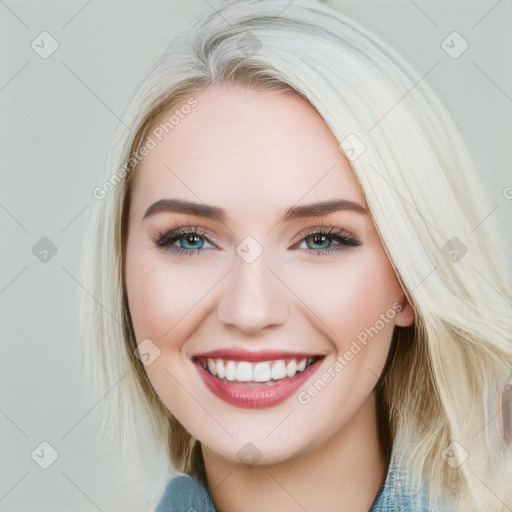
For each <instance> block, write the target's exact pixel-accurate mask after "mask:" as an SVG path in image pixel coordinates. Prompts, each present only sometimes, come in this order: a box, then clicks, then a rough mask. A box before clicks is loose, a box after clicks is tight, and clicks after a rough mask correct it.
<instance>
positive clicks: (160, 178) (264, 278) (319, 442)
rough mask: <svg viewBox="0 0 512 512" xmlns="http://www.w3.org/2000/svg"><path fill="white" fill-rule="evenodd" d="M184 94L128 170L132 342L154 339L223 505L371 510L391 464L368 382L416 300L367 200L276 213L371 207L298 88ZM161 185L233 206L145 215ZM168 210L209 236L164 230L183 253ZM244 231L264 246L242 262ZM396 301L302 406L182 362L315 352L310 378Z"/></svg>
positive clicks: (164, 379)
mask: <svg viewBox="0 0 512 512" xmlns="http://www.w3.org/2000/svg"><path fill="white" fill-rule="evenodd" d="M194 97H195V98H196V99H197V102H198V104H197V106H196V107H195V108H194V109H192V111H191V112H190V113H189V114H188V115H187V116H185V117H184V119H181V120H180V122H179V124H178V125H177V126H175V127H174V129H173V130H172V131H171V132H170V133H169V135H167V136H166V137H165V138H164V139H163V140H162V141H161V142H160V143H159V144H158V145H157V146H156V147H155V148H154V149H152V150H151V151H150V152H149V154H148V155H147V156H146V157H145V158H144V159H143V160H142V162H141V164H140V167H139V168H138V170H137V171H136V172H137V174H136V176H135V180H134V183H133V195H132V200H131V206H130V212H129V220H128V238H127V244H126V254H125V257H126V260H125V281H126V290H127V294H128V303H129V308H130V312H131V316H132V321H133V325H134V330H135V335H136V339H137V342H138V343H141V342H142V340H144V339H150V340H151V342H152V343H154V344H155V345H156V346H157V347H158V349H159V351H160V354H159V356H158V357H157V358H156V359H155V360H154V362H153V363H152V364H150V365H149V366H145V370H146V372H147V375H148V377H149V379H150V381H151V383H152V385H153V386H154V388H155V390H156V392H157V393H158V395H159V396H160V397H161V399H162V400H163V402H164V403H165V404H166V406H167V407H168V408H169V410H170V411H171V412H172V414H173V415H174V416H175V417H176V418H177V419H178V420H179V421H180V422H181V423H182V425H183V426H184V427H185V428H186V429H187V430H188V431H189V432H190V433H191V434H192V435H193V436H194V437H195V438H197V439H198V440H199V441H200V442H201V443H202V449H203V456H204V460H205V466H206V471H207V477H208V484H209V489H210V492H211V494H212V497H213V500H214V503H215V505H216V507H217V510H222V512H235V511H239V510H244V511H245V512H252V511H260V510H267V511H269V512H272V511H282V510H287V511H290V512H294V511H303V510H304V509H306V510H322V511H324V512H330V511H332V512H334V511H336V512H340V511H341V512H343V511H347V512H348V511H350V512H358V511H361V512H363V511H367V510H368V509H369V508H370V506H371V504H372V502H373V500H374V498H375V496H376V494H377V492H378V490H379V486H380V484H381V481H382V479H383V478H384V477H385V473H386V469H387V467H386V458H385V455H384V453H385V451H384V449H385V447H383V446H381V445H380V444H379V441H378V435H377V426H376V423H377V421H376V412H375V405H376V403H375V394H374V392H373V388H374V386H375V384H376V382H377V380H378V377H379V375H380V374H381V372H382V369H383V367H384V364H385V361H386V357H387V355H388V351H389V348H390V342H391V337H392V333H393V329H394V327H395V325H398V326H408V325H411V324H412V322H413V312H412V309H411V307H410V305H409V304H408V303H407V301H406V299H405V296H404V294H403V291H402V289H401V287H400V285H399V283H398V280H397V278H396V276H395V274H394V272H393V269H392V266H391V264H390V262H389V260H388V259H387V257H386V254H385V252H384V250H383V247H382V245H381V242H380V240H379V237H378V234H377V231H376V229H375V227H374V225H373V223H372V221H371V219H370V217H369V216H368V215H367V214H361V213H358V212H355V211H351V210H341V211H336V212H332V213H329V214H328V215H322V216H318V217H312V218H299V219H292V220H290V221H288V222H284V223H277V224H276V222H277V219H278V217H279V215H280V214H281V212H282V211H283V209H285V208H288V207H290V206H293V205H296V204H306V203H312V202H318V201H325V200H331V199H346V200H350V201H354V202H357V203H359V204H360V205H362V206H363V207H365V208H366V207H367V205H366V202H365V198H364V195H363V193H362V191H361V189H360V188H359V186H358V183H357V181H356V179H355V177H354V174H353V172H352V170H351V167H350V165H349V163H348V161H347V160H346V158H345V157H344V155H343V154H342V153H341V152H340V151H339V149H338V142H337V141H336V139H335V137H334V136H333V135H332V133H331V132H330V130H329V128H328V127H327V125H326V124H325V123H324V121H323V119H322V118H321V117H320V116H319V114H318V113H317V112H316V111H315V110H314V109H313V108H312V107H311V105H310V104H309V103H308V102H307V101H305V100H304V99H303V98H301V97H300V96H299V95H298V94H296V93H292V94H284V93H283V92H268V91H267V92H258V91H254V90H249V89H245V88H240V87H231V88H226V87H223V86H218V85H216V86H210V87H209V88H208V89H207V90H206V91H204V92H200V93H197V94H194ZM168 117H169V116H168V114H167V115H166V116H163V118H162V119H164V118H168ZM160 121H161V120H159V121H157V123H155V125H157V124H159V123H160ZM164 198H179V199H187V200H190V201H196V202H204V203H207V204H211V205H216V206H218V207H221V208H224V209H225V210H226V212H227V215H228V218H227V220H226V221H225V222H220V221H219V220H215V219H206V218H201V217H198V216H193V215H189V214H182V213H176V212H169V211H159V212H157V213H153V214H152V215H150V216H147V217H146V218H145V219H143V216H144V212H145V211H146V209H147V208H148V207H149V206H150V205H151V204H153V203H154V202H156V201H158V200H160V199H164ZM174 222H180V223H183V224H184V225H186V226H189V227H191V228H193V227H195V226H200V227H202V228H204V229H205V230H207V236H209V235H210V234H211V236H214V237H215V240H213V242H214V243H215V245H212V244H211V243H209V242H207V241H206V240H204V238H203V239H199V242H197V241H196V242H194V243H195V245H193V247H194V248H200V250H201V253H200V254H197V251H194V250H193V249H189V248H188V247H190V242H189V245H187V240H184V239H183V238H182V239H181V244H180V241H179V240H178V241H177V242H175V243H174V245H173V247H175V248H181V249H182V250H183V251H187V250H188V251H189V252H195V253H196V254H195V255H193V256H191V257H187V256H180V255H178V254H177V253H176V252H172V249H170V248H169V247H167V248H162V247H158V246H157V245H156V244H155V242H154V239H156V238H158V236H159V234H160V233H161V232H165V231H166V230H168V229H169V228H170V227H171V225H172V223H174ZM320 223H322V224H323V225H325V226H327V227H331V226H333V227H338V228H342V229H344V230H345V231H348V232H349V233H350V234H351V235H352V236H354V237H356V238H357V240H358V241H359V242H360V243H361V245H360V246H358V247H349V246H344V245H342V244H340V243H339V242H336V241H332V239H328V241H327V242H326V243H323V244H322V242H318V241H317V242H315V241H314V240H311V237H310V238H309V242H307V241H306V240H305V239H304V237H305V236H306V235H307V232H306V231H307V228H310V227H313V228H314V227H318V226H319V225H320V226H321V224H320ZM191 231H193V230H192V229H191ZM249 235H250V236H252V237H254V239H256V240H257V241H258V243H259V244H260V245H261V246H262V248H263V253H262V254H261V255H260V256H259V257H258V258H257V259H256V260H255V261H254V262H252V263H250V264H249V263H247V262H246V261H244V260H243V259H242V258H241V257H239V256H238V254H237V253H236V248H237V245H238V244H240V242H242V241H243V240H244V239H245V237H247V236H249ZM210 239H211V238H210ZM329 240H331V243H330V246H329ZM201 242H202V243H203V245H202V247H201ZM326 246H327V249H326ZM183 247H185V248H183ZM308 249H309V251H308ZM336 249H341V250H340V251H339V252H333V254H325V255H322V254H319V253H320V252H321V250H326V251H329V250H330V251H335V250H336ZM396 303H400V304H401V307H402V309H401V311H400V312H398V313H396V312H395V313H396V314H395V316H394V317H393V318H392V320H389V321H388V322H387V323H385V325H384V327H383V328H382V329H381V330H380V331H379V332H378V334H377V335H376V336H374V337H373V338H369V341H368V343H367V345H366V346H364V347H362V349H361V351H360V352H358V353H357V355H355V356H354V357H353V359H352V360H351V361H349V362H348V364H346V366H344V368H343V370H342V371H341V372H339V373H337V374H336V377H335V378H332V379H331V381H330V382H329V383H328V384H327V385H326V386H325V387H324V389H322V391H321V392H319V393H318V394H317V395H316V396H314V397H313V398H312V399H311V400H310V402H309V403H307V404H302V403H300V402H299V401H298V397H297V393H295V394H293V395H292V396H291V397H290V398H288V399H287V400H286V401H285V402H283V403H281V404H278V405H276V406H274V407H270V408H266V409H255V410H250V409H243V408H238V407H234V406H232V405H230V404H227V403H225V402H224V401H223V400H221V399H219V398H217V397H216V396H215V395H213V394H212V393H211V392H210V391H209V390H208V388H207V387H206V386H205V385H204V383H203V381H202V380H201V378H200V376H199V374H198V371H197V369H196V367H195V366H194V364H193V363H192V361H191V357H192V355H193V354H196V353H200V352H206V351H210V350H215V349H221V348H227V347H245V348H247V349H250V350H254V351H258V350H263V349H274V348H279V349H282V350H285V351H300V352H304V353H318V354H325V359H324V360H323V361H322V363H321V366H320V368H319V369H317V371H316V373H315V377H314V378H313V379H310V380H309V381H308V383H306V384H305V385H304V386H303V387H302V388H300V390H299V391H304V390H306V391H307V389H308V388H309V387H310V386H311V384H312V382H314V380H316V379H317V378H318V377H320V376H321V375H322V373H324V372H327V371H328V370H329V368H331V369H332V367H333V364H334V363H335V362H336V360H337V358H338V357H339V356H341V357H343V355H344V354H345V352H346V351H347V350H348V349H349V348H350V345H351V343H352V341H353V340H355V339H356V337H357V336H358V334H360V333H361V332H362V331H364V330H365V328H368V327H370V326H373V325H374V324H375V322H376V321H377V320H378V319H379V318H380V316H379V315H381V314H383V313H385V312H386V311H389V310H390V309H391V310H393V304H396ZM331 371H332V370H331ZM248 442H251V443H253V445H255V446H256V447H257V449H258V450H259V453H260V454H261V456H260V458H259V459H258V460H257V461H256V463H255V464H253V465H247V464H244V463H242V461H241V460H240V459H239V457H238V455H237V453H238V451H239V450H240V449H241V448H242V447H244V446H245V445H246V443H248Z"/></svg>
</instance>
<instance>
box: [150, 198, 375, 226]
mask: <svg viewBox="0 0 512 512" xmlns="http://www.w3.org/2000/svg"><path fill="white" fill-rule="evenodd" d="M340 210H350V211H354V212H356V213H361V214H363V215H368V212H367V210H366V208H365V207H364V206H363V205H361V204H359V203H356V202H354V201H349V200H347V199H334V200H330V201H320V202H318V203H310V204H302V205H298V206H291V207H290V208H287V209H285V210H284V211H283V212H282V213H281V216H280V217H279V219H278V222H287V221H289V220H291V219H299V218H305V217H319V216H321V215H328V214H329V213H333V212H336V211H340ZM157 212H176V213H184V214H190V215H197V216H199V217H206V218H209V219H217V220H219V221H221V222H226V220H227V214H226V211H225V210H224V209H223V208H219V207H218V206H212V205H209V204H205V203H195V202H193V201H186V200H183V199H160V200H158V201H156V202H155V203H153V204H152V205H151V206H150V207H149V208H148V209H147V210H146V211H145V213H144V216H143V217H142V219H143V220H144V219H146V218H147V217H149V216H150V215H153V214H154V213H157Z"/></svg>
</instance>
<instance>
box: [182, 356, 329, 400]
mask: <svg viewBox="0 0 512 512" xmlns="http://www.w3.org/2000/svg"><path fill="white" fill-rule="evenodd" d="M216 354H217V353H211V354H210V355H216ZM219 355H220V354H219ZM272 355H276V354H275V353H272V354H271V353H267V355H266V357H268V360H261V359H262V357H265V356H264V355H263V354H260V355H259V356H256V355H254V354H248V353H245V356H246V358H247V359H257V360H256V361H245V360H242V359H237V358H235V357H242V356H243V354H241V353H239V352H238V353H237V354H236V355H235V354H231V358H230V357H205V356H203V355H198V356H194V357H192V361H193V363H194V364H195V366H196V368H197V370H198V372H199V375H200V377H201V379H202V381H203V382H204V384H205V385H206V387H207V388H208V389H209V390H210V391H211V392H212V393H213V394H214V395H215V396H217V397H218V398H220V399H222V400H223V401H225V402H227V403H229V404H231V405H234V406H235V407H241V408H245V409H262V408H266V407H272V406H274V405H278V404H279V403H281V402H283V401H285V400H286V399H287V398H289V397H290V396H291V395H292V394H293V393H295V391H297V390H298V388H299V387H300V386H302V385H303V384H304V383H305V382H306V381H307V380H308V379H309V378H310V377H311V376H312V375H313V374H314V373H316V370H317V369H318V368H319V366H320V362H321V361H322V360H323V359H324V357H325V356H320V355H317V356H313V355H306V354H301V355H300V356H297V355H294V356H295V357H292V356H291V355H288V354H286V355H284V354H282V353H281V356H282V357H281V358H279V359H278V358H275V359H274V357H269V356H272ZM303 356H304V357H303Z"/></svg>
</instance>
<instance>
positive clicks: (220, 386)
mask: <svg viewBox="0 0 512 512" xmlns="http://www.w3.org/2000/svg"><path fill="white" fill-rule="evenodd" d="M322 360H323V358H322V359H319V360H318V361H315V362H314V363H313V364H312V365H310V366H308V367H307V368H306V369H305V370H304V371H303V372H300V373H297V374H295V376H294V377H291V378H287V379H286V380H283V381H282V382H279V383H277V384H272V385H266V384H263V385H262V386H257V385H254V384H253V383H251V386H247V385H244V384H239V383H235V382H229V381H225V380H223V379H219V378H218V377H215V376H214V375H212V374H211V373H210V372H209V371H207V370H205V369H204V368H203V366H202V365H201V363H200V362H199V361H196V362H195V365H196V367H197V369H198V371H199V375H200V376H201V378H202V379H203V382H204V383H205V384H206V386H207V387H208V389H209V390H210V391H211V392H212V393H213V394H214V395H215V396H217V397H219V398H220V399H221V400H224V401H225V402H227V403H228V404H231V405H234V406H235V407H242V408H244V409H264V408H265V407H272V406H274V405H277V404H280V403H281V402H284V401H285V400H286V399H287V398H288V397H290V396H291V395H292V394H293V393H294V392H295V391H297V389H298V388H299V387H300V386H301V385H303V384H304V383H305V382H306V381H307V380H308V379H309V378H310V377H311V376H312V375H313V374H314V373H315V371H316V370H317V368H318V367H319V366H320V365H319V363H320V362H321V361H322Z"/></svg>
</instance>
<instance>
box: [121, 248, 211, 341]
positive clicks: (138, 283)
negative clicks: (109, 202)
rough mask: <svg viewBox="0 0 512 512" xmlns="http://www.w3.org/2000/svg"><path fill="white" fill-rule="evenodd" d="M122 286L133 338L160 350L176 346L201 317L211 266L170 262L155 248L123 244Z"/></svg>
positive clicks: (189, 333)
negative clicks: (201, 270) (200, 270)
mask: <svg viewBox="0 0 512 512" xmlns="http://www.w3.org/2000/svg"><path fill="white" fill-rule="evenodd" d="M125 277H126V289H127V294H128V303H129V307H130V314H131V318H132V323H133V327H134V331H135V335H136V339H137V341H139V342H140V341H141V340H143V339H145V338H149V339H151V340H152V341H153V342H154V343H155V344H156V345H157V346H158V347H159V348H160V350H161V351H163V350H166V351H169V350H173V349H176V348H180V344H181V343H182V340H187V339H188V338H189V337H190V336H191V335H192V333H193V331H194V328H195V326H196V325H197V324H198V322H199V321H200V317H202V316H204V314H205V311H203V310H204V308H205V307H207V305H208V299H207V294H208V291H209V290H210V289H211V288H212V287H214V286H215V283H216V281H218V280H219V276H218V275H217V272H216V270H215V269H211V268H210V269H209V271H208V272H207V273H206V275H205V274H204V273H201V274H198V268H197V266H196V265H188V264H187V262H184V263H183V264H180V263H178V262H176V261H170V259H169V258H166V255H165V254H164V253H162V252H161V251H159V250H153V249H151V250H148V248H147V247H146V248H144V247H142V246H141V249H138V248H137V247H134V249H133V250H132V251H131V252H130V244H128V246H127V258H126V276H125Z"/></svg>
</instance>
